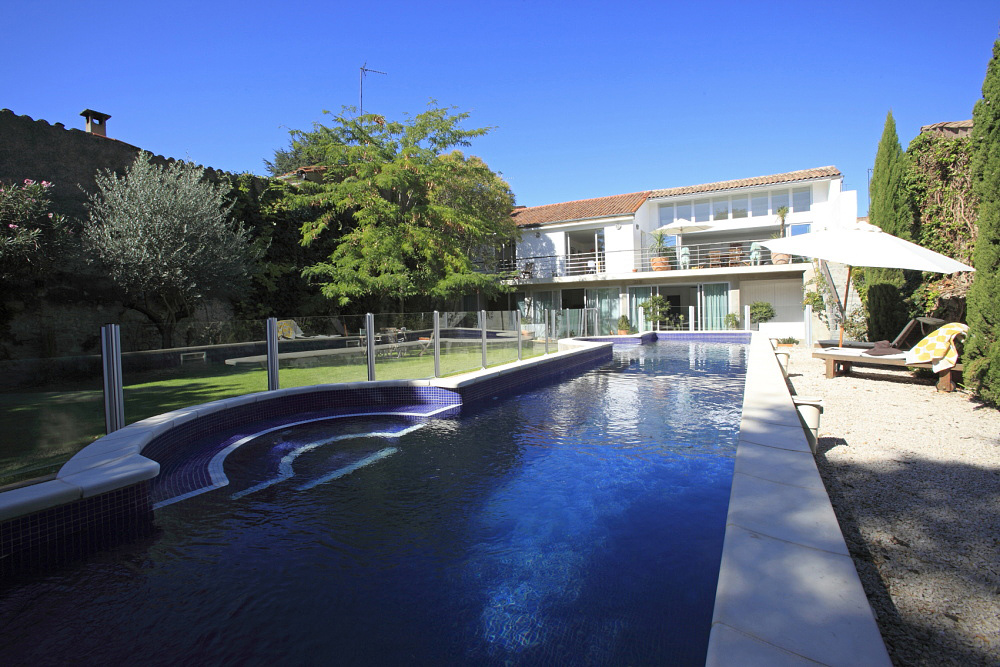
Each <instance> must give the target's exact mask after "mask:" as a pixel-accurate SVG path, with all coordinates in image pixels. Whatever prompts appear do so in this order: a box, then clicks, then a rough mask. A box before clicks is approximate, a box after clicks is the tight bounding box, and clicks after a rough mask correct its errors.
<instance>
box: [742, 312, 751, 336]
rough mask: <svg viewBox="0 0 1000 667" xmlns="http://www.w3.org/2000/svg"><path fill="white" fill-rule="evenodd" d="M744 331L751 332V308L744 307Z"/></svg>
mask: <svg viewBox="0 0 1000 667" xmlns="http://www.w3.org/2000/svg"><path fill="white" fill-rule="evenodd" d="M743 329H744V330H745V331H750V306H743Z"/></svg>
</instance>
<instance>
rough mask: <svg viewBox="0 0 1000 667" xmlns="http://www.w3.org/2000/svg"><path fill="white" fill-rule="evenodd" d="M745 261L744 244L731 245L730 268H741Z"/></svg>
mask: <svg viewBox="0 0 1000 667" xmlns="http://www.w3.org/2000/svg"><path fill="white" fill-rule="evenodd" d="M742 259H743V244H742V243H730V244H729V258H728V265H729V266H739V265H740V262H741V261H742Z"/></svg>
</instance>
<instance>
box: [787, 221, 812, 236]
mask: <svg viewBox="0 0 1000 667" xmlns="http://www.w3.org/2000/svg"><path fill="white" fill-rule="evenodd" d="M811 231H812V225H811V224H810V223H808V222H805V223H802V224H796V225H789V227H788V235H789V236H798V235H799V234H808V233H809V232H811Z"/></svg>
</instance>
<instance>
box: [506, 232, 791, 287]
mask: <svg viewBox="0 0 1000 667" xmlns="http://www.w3.org/2000/svg"><path fill="white" fill-rule="evenodd" d="M762 240H764V239H760V240H748V241H739V242H731V243H729V242H726V243H698V244H691V245H684V246H682V247H680V248H668V249H667V251H666V252H665V253H664V254H662V256H661V255H657V254H656V253H655V252H654V251H652V250H651V249H650V248H642V249H639V250H617V251H606V252H600V251H599V252H584V253H573V254H569V255H546V256H538V257H519V258H518V259H517V260H516V261H515V262H507V263H506V264H504V265H503V266H501V267H500V270H501V271H502V272H503V273H504V274H505V275H506V276H508V277H509V279H511V280H515V281H525V280H536V279H548V278H565V277H585V276H588V275H593V276H601V275H604V276H607V275H618V274H624V273H641V272H646V271H685V270H692V269H723V268H750V267H756V266H771V265H783V264H791V263H798V262H803V261H808V260H806V259H803V258H801V257H796V256H790V255H782V254H778V253H774V255H773V256H772V254H771V251H770V250H768V249H767V248H765V247H764V246H763V245H761V241H762Z"/></svg>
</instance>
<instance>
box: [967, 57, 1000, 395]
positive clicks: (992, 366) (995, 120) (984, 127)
mask: <svg viewBox="0 0 1000 667" xmlns="http://www.w3.org/2000/svg"><path fill="white" fill-rule="evenodd" d="M972 121H973V127H972V145H973V148H972V187H973V189H974V191H975V192H976V194H977V195H979V221H978V225H979V235H978V238H977V239H976V247H975V250H974V251H973V253H972V263H973V266H975V267H976V274H975V279H974V280H973V283H972V288H971V289H970V290H969V296H968V309H969V318H968V319H969V338H968V340H967V341H966V345H965V360H966V362H967V363H966V366H965V369H966V370H965V373H966V376H967V377H966V379H967V381H969V382H970V384H972V386H973V387H974V389H975V390H976V393H977V394H978V395H979V396H980V397H981V398H983V399H984V400H986V401H989V402H990V403H993V404H1000V299H998V297H997V295H998V294H1000V39H998V40H997V41H996V42H994V43H993V58H992V59H991V60H990V63H989V65H988V66H987V68H986V78H985V79H984V80H983V97H982V98H981V99H980V100H979V101H978V102H976V106H975V108H974V109H973V111H972Z"/></svg>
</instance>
